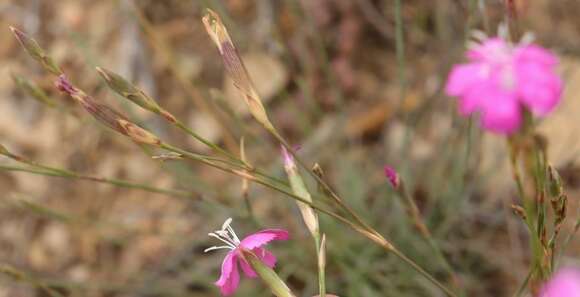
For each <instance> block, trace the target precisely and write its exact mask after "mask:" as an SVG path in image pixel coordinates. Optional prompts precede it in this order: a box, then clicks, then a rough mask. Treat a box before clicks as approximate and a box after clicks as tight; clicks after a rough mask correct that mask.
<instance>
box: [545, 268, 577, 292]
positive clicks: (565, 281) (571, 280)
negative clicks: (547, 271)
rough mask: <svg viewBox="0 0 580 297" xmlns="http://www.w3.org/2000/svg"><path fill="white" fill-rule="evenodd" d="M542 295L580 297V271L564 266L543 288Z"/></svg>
mask: <svg viewBox="0 0 580 297" xmlns="http://www.w3.org/2000/svg"><path fill="white" fill-rule="evenodd" d="M540 297H580V271H579V270H578V269H574V268H563V269H560V271H558V273H556V275H554V277H553V278H552V279H551V280H550V281H549V282H548V283H547V284H546V285H545V286H544V287H543V288H542V292H541V293H540Z"/></svg>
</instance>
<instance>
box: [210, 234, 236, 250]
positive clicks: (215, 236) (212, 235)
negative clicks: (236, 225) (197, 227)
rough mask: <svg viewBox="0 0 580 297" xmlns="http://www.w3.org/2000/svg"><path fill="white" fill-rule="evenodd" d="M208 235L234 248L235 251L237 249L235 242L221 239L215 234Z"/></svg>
mask: <svg viewBox="0 0 580 297" xmlns="http://www.w3.org/2000/svg"><path fill="white" fill-rule="evenodd" d="M208 235H209V236H211V237H214V238H217V239H218V240H219V241H221V242H223V243H225V244H227V245H228V246H230V247H232V248H234V249H235V248H236V245H235V244H234V243H233V242H231V241H229V240H228V239H229V238H224V237H221V236H219V235H217V234H215V233H209V234H208Z"/></svg>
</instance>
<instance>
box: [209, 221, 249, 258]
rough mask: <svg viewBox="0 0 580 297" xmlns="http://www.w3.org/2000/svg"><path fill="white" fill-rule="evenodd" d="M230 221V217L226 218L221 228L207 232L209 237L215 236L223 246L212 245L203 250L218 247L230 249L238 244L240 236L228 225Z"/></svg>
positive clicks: (233, 248) (218, 248) (216, 248)
mask: <svg viewBox="0 0 580 297" xmlns="http://www.w3.org/2000/svg"><path fill="white" fill-rule="evenodd" d="M231 223H232V218H228V219H227V220H226V221H225V222H224V223H223V225H222V229H221V230H217V231H214V232H211V233H209V234H208V235H209V236H210V237H214V238H217V239H218V240H219V241H221V242H223V243H225V244H226V245H224V246H212V247H209V248H207V249H205V250H204V252H209V251H213V250H220V249H230V250H235V249H236V248H237V247H238V246H239V245H240V238H239V237H238V235H237V234H236V232H234V229H233V228H232V227H231V226H230V224H231Z"/></svg>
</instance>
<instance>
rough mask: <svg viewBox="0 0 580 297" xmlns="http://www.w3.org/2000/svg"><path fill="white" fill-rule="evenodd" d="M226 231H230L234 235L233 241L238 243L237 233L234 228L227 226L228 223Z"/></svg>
mask: <svg viewBox="0 0 580 297" xmlns="http://www.w3.org/2000/svg"><path fill="white" fill-rule="evenodd" d="M228 231H230V233H231V234H232V236H233V237H234V242H235V243H236V244H240V238H239V237H238V235H237V234H236V232H235V231H234V229H233V228H232V227H231V226H229V225H228Z"/></svg>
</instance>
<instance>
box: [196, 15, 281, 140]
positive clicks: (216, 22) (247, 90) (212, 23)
mask: <svg viewBox="0 0 580 297" xmlns="http://www.w3.org/2000/svg"><path fill="white" fill-rule="evenodd" d="M202 22H203V24H204V26H205V29H206V31H207V33H208V34H209V36H210V38H211V39H212V41H213V42H214V43H215V45H216V46H217V48H218V51H219V53H220V55H221V57H222V60H223V63H224V66H225V69H226V72H227V73H228V75H229V76H230V78H231V79H232V81H233V83H234V86H235V87H236V88H237V89H238V90H239V91H240V93H241V96H242V98H244V100H245V101H246V105H247V106H248V109H249V110H250V113H251V114H252V116H253V117H254V118H255V119H256V120H257V121H258V122H259V123H260V124H262V126H264V127H265V128H266V129H267V130H269V131H270V132H271V133H274V134H277V132H276V129H275V128H274V126H273V125H272V123H271V122H270V120H269V119H268V114H267V113H266V109H265V108H264V105H263V104H262V101H261V100H260V96H259V95H258V93H257V92H256V89H255V87H254V85H253V83H252V80H251V79H250V76H249V74H248V71H247V70H246V67H245V66H244V63H243V61H242V59H241V58H240V55H239V54H238V51H237V49H236V47H235V46H234V44H233V42H232V39H231V38H230V35H229V34H228V31H227V29H226V27H225V26H224V24H223V23H222V21H221V19H220V17H219V16H218V14H217V13H215V12H213V11H212V10H209V9H208V12H207V14H206V15H205V16H204V17H203V19H202Z"/></svg>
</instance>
